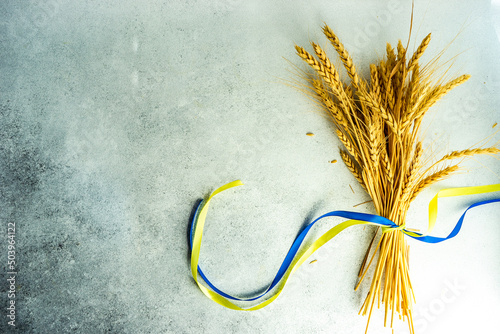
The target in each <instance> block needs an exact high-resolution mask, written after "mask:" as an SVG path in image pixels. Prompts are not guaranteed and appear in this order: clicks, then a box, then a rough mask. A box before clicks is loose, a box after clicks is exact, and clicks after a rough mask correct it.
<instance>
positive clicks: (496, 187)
mask: <svg viewBox="0 0 500 334" xmlns="http://www.w3.org/2000/svg"><path fill="white" fill-rule="evenodd" d="M241 185H243V183H242V182H241V181H240V180H237V181H233V182H230V183H228V184H226V185H224V186H222V187H220V188H218V189H217V190H215V191H214V192H213V193H212V194H210V196H209V197H208V198H207V199H205V200H204V201H202V202H200V204H199V205H198V207H197V209H196V212H195V214H194V216H193V220H192V222H191V227H190V235H189V242H190V248H191V273H192V275H193V278H194V280H195V282H196V284H197V285H198V287H199V288H200V289H201V291H202V292H203V293H204V294H205V295H206V296H207V297H208V298H210V299H211V300H213V301H215V302H216V303H218V304H220V305H222V306H225V307H227V308H230V309H233V310H238V311H253V310H258V309H261V308H263V307H265V306H267V305H269V304H270V303H272V302H273V301H274V300H275V299H276V298H277V297H278V296H279V295H280V294H281V292H282V290H283V288H284V287H285V284H286V281H287V280H288V278H289V276H290V275H291V274H293V273H294V272H295V271H296V270H297V269H298V268H299V267H300V266H301V265H302V264H303V263H304V262H305V261H306V260H307V258H308V257H309V256H311V255H312V254H313V253H314V252H315V251H317V250H318V249H319V248H320V247H321V246H323V245H324V244H325V243H327V242H328V241H329V240H330V239H332V238H333V237H335V236H336V235H337V234H339V233H340V232H342V231H343V230H344V229H346V228H348V227H350V226H354V225H374V226H380V227H382V229H383V232H384V233H385V232H389V231H391V230H401V232H403V233H404V234H406V235H408V236H409V237H412V238H414V239H417V240H420V241H423V242H427V243H438V242H442V241H445V240H448V239H451V238H453V237H454V236H456V235H457V234H458V232H459V231H460V228H461V227H462V224H463V220H464V218H465V215H466V213H467V211H469V210H470V209H472V208H474V207H477V206H480V205H485V204H490V203H495V202H500V198H498V199H492V200H487V201H481V202H477V203H474V204H472V205H471V206H469V207H468V208H467V209H466V210H465V211H464V213H463V214H462V216H461V217H460V219H459V220H458V222H457V224H456V225H455V227H454V228H453V230H452V231H451V232H450V234H449V235H448V236H447V237H433V236H428V234H429V233H431V232H432V230H433V228H434V226H435V223H436V218H437V212H438V199H439V198H443V197H454V196H464V195H474V194H482V193H489V192H495V191H500V184H493V185H488V186H479V187H464V188H450V189H443V190H441V191H439V192H438V193H437V194H436V196H434V198H433V199H432V200H431V201H430V203H429V227H428V229H427V232H426V233H424V234H420V233H416V232H411V231H408V230H407V229H406V228H405V226H398V225H396V223H394V222H393V221H391V220H389V219H387V218H384V217H381V216H377V215H372V214H367V213H359V212H351V211H331V212H328V213H326V214H324V215H322V216H321V217H319V218H317V219H315V220H314V221H313V222H312V223H310V224H309V225H307V226H306V227H305V228H304V229H303V230H302V231H301V232H300V233H299V235H298V236H297V237H296V238H295V240H294V242H293V244H292V246H291V247H290V250H289V251H288V253H287V255H286V256H285V259H284V260H283V263H282V264H281V266H280V268H279V270H278V273H277V274H276V276H275V277H274V279H273V281H272V282H271V284H270V285H269V287H268V288H267V289H266V290H265V291H264V292H263V293H262V294H260V295H258V296H256V297H252V298H237V297H234V296H231V295H229V294H227V293H225V292H223V291H221V290H220V289H218V288H217V287H216V286H215V285H214V284H212V282H210V280H209V279H208V278H207V277H206V275H205V274H204V273H203V271H202V270H201V268H200V266H199V265H198V262H199V257H200V247H201V241H202V236H203V228H204V225H205V219H206V217H207V212H208V208H209V206H210V201H211V200H212V198H213V197H214V196H215V195H217V194H219V193H221V192H223V191H225V190H227V189H230V188H233V187H237V186H241ZM326 217H341V218H346V219H349V220H347V221H344V222H342V223H340V224H338V225H336V226H334V227H332V228H331V229H330V230H329V231H328V232H326V233H324V234H323V235H322V236H320V237H319V238H318V239H316V240H315V241H314V242H313V243H312V244H311V245H310V246H308V247H307V248H305V249H300V246H301V245H302V242H303V241H304V239H305V237H306V235H307V233H308V232H309V231H310V229H311V228H312V227H313V226H314V224H315V223H316V222H318V221H319V220H321V219H323V218H326ZM198 275H199V276H201V277H202V278H203V280H204V281H205V282H206V284H207V285H208V286H209V287H210V289H209V288H207V287H205V286H204V285H203V284H201V283H200V281H199V279H198ZM277 285H279V286H278V288H277V290H276V291H275V292H274V294H273V295H272V296H271V297H270V298H269V299H267V300H265V301H264V302H262V303H260V304H258V305H256V306H253V307H250V308H241V307H239V306H237V305H235V304H234V303H232V302H230V300H236V301H254V300H257V299H260V298H262V297H264V296H265V295H267V294H268V293H269V292H270V291H271V290H272V289H273V288H274V287H276V286H277Z"/></svg>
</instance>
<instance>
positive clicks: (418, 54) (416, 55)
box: [408, 33, 431, 71]
mask: <svg viewBox="0 0 500 334" xmlns="http://www.w3.org/2000/svg"><path fill="white" fill-rule="evenodd" d="M430 41H431V34H430V33H429V35H427V36H425V38H424V39H423V40H422V43H420V45H419V46H418V48H417V50H416V51H415V53H413V56H412V57H411V59H410V61H409V62H408V71H411V70H412V69H413V67H414V66H415V65H417V64H418V60H419V59H420V57H422V55H423V53H424V51H425V49H427V46H429V43H430Z"/></svg>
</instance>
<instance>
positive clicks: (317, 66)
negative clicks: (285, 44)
mask: <svg viewBox="0 0 500 334" xmlns="http://www.w3.org/2000/svg"><path fill="white" fill-rule="evenodd" d="M295 50H297V54H298V55H299V56H300V57H301V58H302V59H303V60H304V61H305V62H306V63H307V64H309V66H311V67H312V68H313V69H314V70H315V71H316V72H317V73H318V74H319V76H320V77H321V78H322V79H323V80H324V81H325V82H326V83H328V84H330V85H333V84H334V79H333V78H332V77H331V75H330V73H328V72H327V71H326V69H325V67H324V66H323V64H321V63H320V62H318V61H317V60H316V58H314V57H313V56H312V55H311V54H310V53H309V52H307V51H306V50H305V49H304V48H302V47H300V46H297V45H296V46H295Z"/></svg>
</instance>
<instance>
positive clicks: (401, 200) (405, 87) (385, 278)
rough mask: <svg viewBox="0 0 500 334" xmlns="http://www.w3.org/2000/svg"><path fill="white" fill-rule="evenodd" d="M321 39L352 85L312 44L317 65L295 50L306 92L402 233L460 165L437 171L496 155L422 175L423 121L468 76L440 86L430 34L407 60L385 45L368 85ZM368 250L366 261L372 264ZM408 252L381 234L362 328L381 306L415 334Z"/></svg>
mask: <svg viewBox="0 0 500 334" xmlns="http://www.w3.org/2000/svg"><path fill="white" fill-rule="evenodd" d="M323 32H324V34H325V36H326V38H327V39H328V40H329V41H330V43H331V44H332V46H333V48H334V49H335V50H336V52H337V54H338V56H339V58H340V60H341V62H342V64H343V66H344V67H345V69H346V72H347V75H348V76H349V79H350V85H345V84H344V83H342V81H341V78H340V74H339V71H338V70H337V69H336V68H335V66H333V63H332V62H331V61H330V59H329V58H328V56H327V55H326V52H325V51H324V50H323V49H322V48H321V47H319V46H318V45H317V44H315V43H312V47H313V50H314V54H315V55H316V57H315V56H313V55H312V54H311V53H309V52H307V51H306V50H305V49H304V48H302V47H300V46H296V50H297V54H298V55H299V56H300V57H301V58H302V59H303V60H304V61H305V62H306V63H307V64H308V65H309V66H310V67H311V68H312V69H313V70H314V73H315V78H314V79H313V80H309V82H310V83H311V90H312V92H313V94H314V95H315V96H316V98H317V101H318V103H319V104H320V105H321V106H322V108H323V109H324V110H325V111H326V112H327V113H328V114H329V115H330V118H331V119H332V121H333V123H334V124H335V127H336V129H335V132H336V134H337V136H338V138H339V140H340V142H341V143H342V144H343V146H344V147H345V150H341V151H340V155H341V157H342V160H343V161H344V163H345V165H346V166H347V168H348V169H349V170H350V171H351V173H352V174H353V175H354V177H355V178H356V180H357V181H358V182H359V183H360V184H361V186H362V187H363V188H364V189H365V190H366V191H367V192H368V194H369V195H370V196H371V198H372V200H373V203H374V206H375V209H376V211H377V214H379V215H381V216H384V217H386V218H389V219H391V220H392V221H394V222H395V223H396V224H398V225H403V224H405V220H406V213H407V211H408V208H409V206H410V203H411V202H412V201H413V200H414V199H415V197H416V196H417V195H418V194H419V193H420V192H421V191H422V190H423V189H425V188H426V187H428V186H430V185H431V184H434V183H435V182H438V181H440V180H442V179H444V178H446V177H448V176H450V175H451V174H453V173H455V172H456V171H458V170H459V165H458V164H455V165H452V166H445V167H439V166H440V165H442V164H443V163H444V162H447V161H451V160H455V159H465V158H468V157H471V156H474V155H478V154H487V155H493V154H497V153H500V150H499V149H498V148H496V147H490V148H472V149H467V150H462V151H454V152H451V153H449V154H447V155H445V156H444V157H442V158H441V159H438V160H437V161H436V162H435V163H434V164H432V165H431V166H430V167H425V164H424V163H423V158H422V156H423V155H424V153H425V151H424V148H423V147H422V142H421V139H420V134H419V131H420V125H421V122H422V119H423V117H424V116H425V114H426V113H427V112H428V110H429V109H430V108H431V107H432V106H433V105H434V104H435V103H436V102H437V101H438V100H439V99H440V98H442V97H443V96H444V95H445V94H446V93H448V92H449V91H450V90H451V89H453V88H455V87H457V86H458V85H461V84H462V83H464V82H465V81H467V80H468V79H469V75H462V76H459V77H457V78H455V79H453V80H450V81H449V82H447V83H442V82H441V80H435V79H434V75H433V72H432V71H430V70H429V68H431V66H429V65H432V64H427V65H424V66H420V64H419V60H420V58H421V56H422V55H423V53H424V51H425V49H426V48H427V46H428V45H429V43H430V40H431V34H429V35H427V36H426V37H425V38H424V39H423V41H422V43H421V44H420V45H419V46H418V48H417V50H416V51H415V52H414V53H413V55H412V56H411V57H409V59H408V57H407V50H406V48H405V47H404V46H403V44H402V43H401V41H399V43H398V45H397V47H396V49H394V48H393V47H392V46H391V45H390V44H389V43H387V46H386V53H387V57H386V59H385V60H381V61H380V62H379V63H378V64H372V65H370V80H369V82H368V81H366V80H364V79H363V78H362V77H361V76H359V75H358V72H357V70H356V67H355V65H354V62H353V60H352V58H351V56H350V55H349V53H348V52H347V50H346V49H345V47H344V45H343V44H342V43H341V42H340V39H339V38H338V37H337V35H335V33H334V32H333V31H332V29H330V27H328V26H327V25H325V26H324V27H323ZM422 69H425V70H422ZM370 248H371V245H370V247H369V250H368V252H367V254H366V256H365V261H367V259H368V258H370V257H369V253H370ZM408 252H409V248H408V247H407V245H406V243H405V240H404V235H403V233H402V232H401V231H399V230H391V231H389V232H387V233H383V234H382V236H381V238H380V241H379V242H378V244H377V247H375V249H374V251H373V254H372V256H371V259H370V261H369V264H368V266H366V267H365V265H364V264H365V261H363V265H362V268H361V270H360V277H361V279H360V282H359V283H358V285H357V287H359V284H361V281H363V278H364V277H365V274H366V272H367V270H368V268H369V267H370V265H371V263H372V261H373V259H374V257H375V254H378V260H377V262H376V265H375V274H374V277H373V279H372V282H371V286H370V290H369V292H368V295H367V297H366V299H365V302H364V303H363V306H362V307H361V310H360V313H361V314H363V315H368V324H369V322H370V317H371V314H372V311H373V307H374V305H375V304H376V305H377V306H378V307H380V302H382V304H384V309H385V318H384V319H385V321H384V324H385V325H390V326H391V327H392V326H393V322H394V318H395V313H396V314H397V316H398V317H399V318H400V319H403V320H407V321H408V325H409V328H410V333H414V327H413V319H412V305H413V302H414V294H413V289H412V286H411V281H410V277H409V272H408V257H409V255H408ZM357 287H356V289H357ZM389 322H390V323H389ZM388 323H389V324H388ZM368 324H367V327H366V328H367V330H368Z"/></svg>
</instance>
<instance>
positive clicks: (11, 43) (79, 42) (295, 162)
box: [0, 0, 500, 334]
mask: <svg viewBox="0 0 500 334" xmlns="http://www.w3.org/2000/svg"><path fill="white" fill-rule="evenodd" d="M495 6H497V4H495V2H494V1H493V2H491V1H479V0H478V1H474V2H471V1H440V2H439V3H438V4H433V3H432V2H431V1H416V6H415V10H416V11H415V20H414V31H413V35H412V43H413V41H417V43H418V41H419V40H420V39H421V38H423V37H424V36H425V35H426V34H427V33H428V32H432V33H433V41H432V43H431V46H430V47H429V49H428V55H427V56H426V57H427V59H430V58H431V56H432V55H436V54H438V53H439V51H441V50H442V48H443V47H445V46H446V45H447V44H448V43H449V42H450V41H451V40H453V38H454V37H455V36H456V35H457V33H458V32H460V34H459V35H458V36H457V38H456V39H455V41H454V42H453V43H452V44H451V45H449V48H448V50H447V52H446V54H445V56H444V58H443V59H450V58H452V57H453V56H455V55H457V54H459V53H461V52H464V51H465V52H464V53H463V54H461V55H460V56H459V57H458V58H456V59H455V63H454V66H453V67H452V69H451V73H450V75H451V74H460V73H463V72H467V73H470V74H471V75H472V79H471V80H470V81H469V82H468V83H467V84H466V85H464V86H463V87H460V88H458V89H456V90H455V91H453V92H452V93H450V94H449V95H448V96H447V97H446V98H445V99H444V100H443V101H442V102H440V103H439V104H438V105H437V106H436V107H435V108H434V110H435V111H434V113H433V114H432V116H431V117H430V118H429V120H428V125H427V138H428V139H427V140H426V142H425V144H426V145H427V147H428V151H429V152H435V153H436V155H439V153H440V152H445V151H447V150H451V149H459V148H466V147H469V146H471V145H473V144H476V143H477V142H479V141H481V140H483V139H484V138H485V137H488V136H491V137H489V138H490V141H489V143H490V144H494V143H495V142H498V140H499V136H498V133H495V131H496V129H498V126H497V128H496V129H493V128H492V126H493V124H494V123H495V122H500V117H499V116H500V111H499V110H500V94H499V93H500V62H499V54H500V48H499V38H498V36H497V35H496V33H495V28H497V29H498V23H499V20H498V16H495V15H497V14H498V11H495V10H496V9H498V6H497V7H495ZM410 9H411V4H410V1H402V0H401V1H398V0H392V1H326V0H323V1H320V0H315V1H284V0H280V1H274V2H270V1H268V2H266V1H241V0H217V1H201V0H200V1H194V0H193V1H160V0H155V1H142V2H140V1H133V0H122V1H118V0H102V1H91V0H80V1H70V0H39V1H15V0H3V1H2V2H1V3H0V94H1V95H0V152H1V155H0V201H1V202H0V203H1V206H0V207H1V208H2V209H1V211H0V221H1V226H2V234H1V237H0V259H1V260H0V264H1V268H2V276H1V279H2V280H1V283H0V294H1V296H0V302H1V310H2V311H1V312H0V313H1V317H0V333H11V332H12V333H134V334H135V333H363V332H364V327H365V322H366V318H364V317H361V316H358V315H357V312H358V309H359V307H360V306H361V304H362V301H363V299H364V297H365V294H366V292H367V289H368V287H367V286H364V287H362V289H361V292H354V291H353V286H354V284H355V282H356V275H357V270H358V267H359V264H360V262H361V260H362V258H363V255H364V251H365V249H366V246H367V244H368V242H369V240H370V237H371V235H372V233H373V230H372V229H370V228H365V229H364V228H362V227H357V228H352V229H351V230H348V231H345V232H343V233H342V234H341V235H340V236H338V237H337V238H336V239H335V240H334V242H332V243H331V244H329V245H327V246H326V247H325V249H322V250H320V251H319V252H318V253H317V254H315V255H314V257H313V258H311V260H312V259H317V260H318V261H317V262H316V263H314V264H310V265H309V264H308V265H306V266H305V267H304V268H302V269H300V270H299V271H298V272H297V274H296V275H295V276H294V277H293V278H292V279H291V280H290V286H289V287H287V288H285V291H284V293H283V294H282V296H280V297H279V298H278V299H277V301H276V302H275V303H273V304H272V305H270V306H269V307H268V308H266V309H263V310H261V311H257V312H236V311H231V310H227V309H224V308H222V307H221V306H219V305H217V304H215V303H213V302H212V301H210V300H208V299H207V298H206V297H205V296H204V295H203V294H202V293H201V292H200V291H199V289H198V288H197V287H196V285H195V284H194V282H193V280H192V278H191V276H190V270H189V259H188V246H187V237H186V234H187V228H188V220H189V217H190V215H191V213H192V209H193V206H194V204H195V203H196V201H197V200H198V199H199V198H201V197H204V196H206V195H207V194H209V192H210V191H211V190H213V189H215V188H216V187H218V186H220V185H222V184H225V183H227V182H229V181H232V180H235V179H241V180H243V181H244V182H245V183H246V185H245V186H244V187H241V188H239V189H236V190H231V191H228V192H227V193H225V194H223V195H221V196H220V197H219V198H217V199H216V200H215V201H214V206H213V209H212V210H211V211H210V213H209V219H208V221H207V227H206V233H205V238H204V244H203V247H202V255H201V264H202V266H203V267H204V269H205V271H206V273H207V274H208V275H209V276H210V277H211V279H213V281H214V282H217V284H218V285H219V286H221V287H222V288H223V289H225V290H226V291H227V292H230V293H233V294H237V295H251V294H253V293H255V292H257V291H260V290H261V289H262V288H263V287H265V286H266V284H269V283H270V281H271V279H272V277H273V276H274V274H275V272H276V270H277V268H278V266H279V264H280V262H281V260H282V257H283V256H284V254H285V252H286V251H287V249H288V247H289V246H290V243H291V242H292V240H293V238H294V237H295V235H296V233H297V231H298V230H299V229H300V227H301V226H303V225H304V224H305V223H307V222H308V221H310V220H311V219H312V218H313V217H316V216H318V215H320V214H322V213H324V212H326V211H328V210H334V209H345V210H351V209H353V205H356V204H358V203H361V202H364V201H366V200H367V199H368V198H367V195H366V194H363V192H362V189H361V188H360V187H359V186H357V184H356V182H355V180H354V179H353V178H352V176H351V175H350V174H349V172H348V170H347V169H346V168H345V167H344V166H343V165H342V164H341V163H337V164H331V163H329V161H330V160H332V159H339V154H338V150H337V147H338V146H339V142H338V141H337V140H336V138H335V136H334V134H333V132H332V128H331V125H330V124H329V122H328V120H327V119H326V118H325V117H322V115H321V114H319V113H316V112H315V106H314V105H313V104H312V103H311V101H309V100H308V99H307V98H306V97H305V96H304V95H303V94H301V93H300V92H299V91H298V90H296V89H294V88H292V87H290V86H289V85H288V84H287V82H288V81H290V80H297V76H296V75H295V74H294V73H293V71H294V66H293V65H292V64H296V65H299V66H300V68H304V67H303V66H302V64H301V63H300V61H299V59H298V58H297V57H296V56H295V54H294V47H293V46H294V43H297V44H300V45H307V44H308V42H309V41H311V40H312V41H319V42H320V43H323V44H326V42H325V39H324V38H322V36H321V30H320V27H321V24H322V22H323V21H325V22H327V23H328V24H329V25H330V26H331V27H332V28H333V29H334V30H335V31H336V32H337V33H338V35H339V36H340V37H341V38H342V40H343V41H345V44H346V46H347V47H348V48H349V50H351V53H352V55H353V58H354V60H355V62H356V63H357V64H358V67H359V68H360V69H362V70H363V71H364V73H366V72H367V70H368V65H369V63H370V62H372V61H375V60H376V59H377V58H378V57H379V56H380V55H381V54H382V53H383V52H384V50H385V42H386V41H390V42H391V43H393V44H394V43H396V42H397V40H398V38H401V39H403V40H405V39H406V38H407V36H408V25H409V17H410V16H409V13H410ZM499 31H500V30H499ZM286 59H288V60H290V61H291V63H292V64H290V63H289V62H287V61H286ZM307 132H313V133H315V136H314V137H308V136H306V135H305V134H306V133H307ZM465 166H466V168H465V169H464V173H462V174H460V175H458V176H455V177H453V178H451V179H449V180H447V181H445V182H442V183H440V184H437V185H436V186H434V187H432V189H430V190H429V191H427V192H424V193H423V194H422V195H421V196H420V198H419V199H418V200H417V201H416V202H415V204H414V206H413V208H412V211H411V212H410V216H409V222H408V224H409V225H413V226H419V227H422V226H424V225H425V222H426V219H427V218H426V203H427V202H428V201H429V200H430V198H431V197H432V196H433V194H434V193H435V192H436V191H437V190H439V189H441V188H444V187H450V186H467V185H484V184H491V183H498V180H499V175H500V168H499V163H498V159H495V158H491V157H485V158H481V159H477V160H474V161H471V162H468V163H467V164H466V165H465ZM349 185H351V186H352V191H351V189H350V187H349ZM485 198H493V195H486V196H479V197H475V198H466V199H457V200H456V201H443V206H442V211H441V213H442V214H441V215H440V223H439V225H438V227H437V228H436V234H437V235H444V234H445V233H446V232H447V231H449V229H450V228H451V226H452V224H453V223H454V222H455V221H456V220H457V219H458V217H459V215H460V214H461V210H463V208H464V207H466V205H467V204H470V203H472V202H474V200H479V199H485ZM356 209H357V210H360V211H363V212H373V208H372V207H371V206H370V205H369V204H365V205H362V206H359V207H357V208H356ZM499 214H500V209H499V206H498V205H491V206H490V207H488V208H487V209H478V210H476V211H474V212H471V213H470V215H469V218H468V219H469V220H467V222H466V224H465V226H464V230H463V232H462V233H461V234H460V236H459V237H457V238H456V239H455V240H452V241H449V242H447V243H443V244H440V245H434V246H429V245H421V244H419V243H417V242H412V241H409V242H410V244H411V247H412V252H411V258H412V259H411V266H412V268H411V270H412V278H413V284H414V286H415V290H416V293H417V302H418V303H417V305H416V307H415V321H416V324H417V326H418V329H419V333H444V332H449V333H451V332H453V333H470V332H475V333H487V332H489V331H488V329H489V328H491V326H493V325H496V324H497V322H496V316H497V315H498V313H499V311H500V308H499V305H500V303H499V302H500V288H499V286H498V281H499V279H500V260H499V258H498V252H499V250H500V247H499V242H498V238H499V237H500V227H499V224H498V223H499V219H498V216H499ZM337 222H338V221H333V220H332V221H330V222H326V223H324V224H323V225H322V226H320V227H318V228H317V229H316V230H315V231H314V234H315V235H316V236H317V235H319V234H320V233H321V231H325V230H326V229H328V228H329V227H331V226H333V225H334V224H335V223H337ZM8 223H15V226H16V234H15V241H16V244H15V246H16V255H15V256H16V262H17V263H16V265H15V269H16V271H17V275H16V283H15V302H16V304H15V305H16V320H15V325H16V326H15V328H13V327H12V326H10V325H8V321H9V320H8V318H7V315H8V312H9V311H8V310H7V306H8V305H9V304H8V303H9V302H10V300H12V298H10V297H8V292H9V286H10V285H9V283H8V281H7V279H8V278H9V277H10V276H9V275H8V274H7V272H8V271H9V270H8V267H7V259H8V253H7V251H8V249H7V247H8V240H9V239H8V237H7V236H8V232H7V224H8ZM381 319H382V312H380V313H377V314H374V316H373V320H372V325H371V327H370V329H371V330H370V333H389V332H390V331H389V330H387V329H384V328H383V327H382V323H381ZM398 326H400V325H398ZM400 327H401V328H403V329H402V330H401V331H400V332H401V333H405V330H404V328H405V325H401V326H400Z"/></svg>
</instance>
